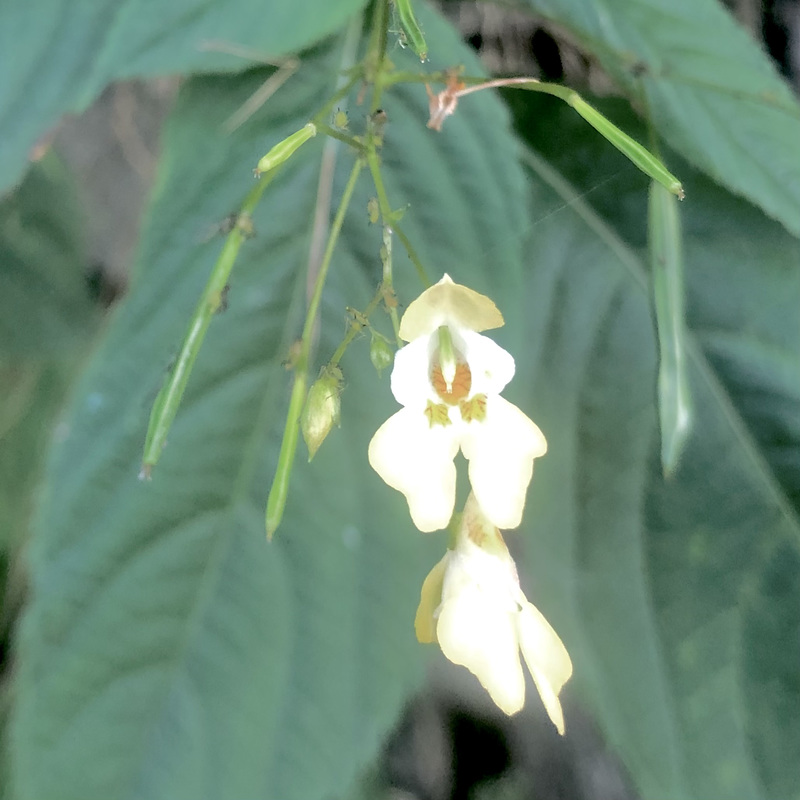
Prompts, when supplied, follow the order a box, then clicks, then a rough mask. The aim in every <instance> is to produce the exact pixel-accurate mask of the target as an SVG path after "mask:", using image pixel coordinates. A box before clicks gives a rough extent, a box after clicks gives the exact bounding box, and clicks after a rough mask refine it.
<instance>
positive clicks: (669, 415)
mask: <svg viewBox="0 0 800 800" xmlns="http://www.w3.org/2000/svg"><path fill="white" fill-rule="evenodd" d="M648 227H649V230H648V234H649V235H648V240H649V241H648V246H649V251H650V264H651V268H652V273H653V293H654V298H655V309H656V324H657V327H658V348H659V366H658V413H659V421H660V424H661V466H662V469H663V471H664V475H665V477H669V476H670V475H672V474H673V473H674V472H675V469H676V468H677V466H678V461H679V460H680V457H681V453H682V452H683V448H684V446H685V444H686V441H687V439H688V437H689V434H690V433H691V429H692V422H693V413H692V402H691V394H690V389H689V378H688V375H687V364H686V344H685V331H686V321H685V314H684V288H683V252H682V236H681V226H680V217H679V214H678V201H677V200H676V198H675V197H674V196H673V195H671V194H669V193H668V192H667V191H666V190H665V189H664V188H663V187H662V186H661V185H659V184H657V183H652V184H651V185H650V198H649V207H648Z"/></svg>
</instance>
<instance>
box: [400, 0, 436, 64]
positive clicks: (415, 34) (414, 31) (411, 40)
mask: <svg viewBox="0 0 800 800" xmlns="http://www.w3.org/2000/svg"><path fill="white" fill-rule="evenodd" d="M394 7H395V10H396V11H397V16H398V17H399V19H400V25H401V26H402V28H403V33H404V34H405V35H406V41H407V42H408V44H409V45H410V46H411V49H412V50H413V51H414V52H415V53H416V54H417V55H418V56H419V60H420V61H425V60H427V58H428V45H427V43H426V42H425V37H424V36H423V34H422V29H421V28H420V27H419V23H418V22H417V18H416V17H415V16H414V9H413V8H412V7H411V0H394Z"/></svg>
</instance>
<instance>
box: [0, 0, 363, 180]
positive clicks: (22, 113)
mask: <svg viewBox="0 0 800 800" xmlns="http://www.w3.org/2000/svg"><path fill="white" fill-rule="evenodd" d="M362 5H363V0H326V2H324V3H319V2H317V0H294V1H293V2H291V3H287V2H283V1H282V0H268V1H267V2H255V1H254V0H227V2H214V3H208V2H203V1H202V0H174V1H173V2H170V3H168V4H165V5H163V6H159V7H158V8H157V9H156V8H155V7H154V6H153V5H152V4H151V3H148V2H145V0H124V1H123V2H120V0H100V2H91V3H77V4H76V3H72V2H70V0H44V2H41V3H39V4H37V6H36V9H35V10H33V9H31V7H29V6H25V5H19V4H16V3H5V4H3V5H2V7H0V53H2V54H3V56H4V61H3V66H2V74H3V81H2V83H0V141H2V142H3V147H2V149H0V191H2V189H4V188H5V187H7V186H9V185H10V184H12V183H14V182H15V181H16V180H17V179H18V177H19V176H20V174H21V173H22V171H23V169H24V167H25V163H26V161H27V154H28V151H29V149H30V148H31V146H32V145H33V144H34V142H35V141H36V140H37V139H38V138H39V137H41V136H42V135H43V134H45V133H47V131H48V130H49V129H50V128H51V127H52V126H53V125H54V124H55V123H56V121H57V120H58V118H59V117H60V116H61V115H62V114H64V113H66V112H76V111H81V110H83V109H84V108H86V107H87V106H88V105H89V104H90V103H91V102H92V101H93V100H94V98H95V97H97V96H98V95H99V94H100V92H101V91H102V90H103V87H104V86H106V84H108V83H110V82H111V81H113V80H118V79H121V78H134V77H142V76H153V75H168V74H173V73H190V72H210V71H212V70H213V71H222V70H238V69H242V68H244V67H246V66H248V65H249V63H250V62H251V61H252V60H255V59H257V54H259V53H260V54H263V56H264V57H267V58H278V57H280V56H284V55H286V54H287V53H295V52H297V51H299V50H301V49H302V48H304V47H308V46H309V45H311V44H313V43H314V42H316V41H319V40H320V39H322V38H323V37H324V36H327V35H328V34H330V33H332V32H334V31H336V30H337V29H338V28H340V27H341V26H342V25H343V24H344V23H345V22H346V21H347V19H348V18H350V17H351V16H352V15H353V14H354V13H355V12H356V11H358V10H359V9H360V8H361V6H362ZM217 42H225V43H227V44H228V45H230V46H237V47H239V48H242V49H243V51H244V52H246V51H247V50H248V48H249V49H250V50H251V51H253V52H252V53H250V54H248V55H247V59H246V60H245V59H244V58H242V57H234V56H231V55H225V54H221V53H220V52H218V51H215V50H209V49H208V48H207V46H208V44H209V43H211V44H212V45H213V44H214V43H217ZM253 88H254V89H255V88H256V87H253ZM243 101H244V99H243V100H242V102H243ZM232 111H236V109H232ZM261 155H263V153H262V154H261Z"/></svg>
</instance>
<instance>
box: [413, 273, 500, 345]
mask: <svg viewBox="0 0 800 800" xmlns="http://www.w3.org/2000/svg"><path fill="white" fill-rule="evenodd" d="M504 324H505V322H504V321H503V315H502V314H501V313H500V312H499V311H498V309H497V306H496V305H495V304H494V303H493V302H492V301H491V300H490V299H489V298H488V297H486V296H485V295H482V294H479V293H478V292H476V291H473V290H472V289H468V288H467V287H466V286H462V285H461V284H459V283H453V281H452V280H451V278H450V276H449V275H444V276H443V277H442V279H441V280H440V281H439V283H437V284H436V285H435V286H431V287H430V289H426V290H425V291H424V292H423V293H422V294H421V295H420V296H419V297H418V298H417V299H416V300H414V302H413V303H411V305H410V306H409V307H408V308H407V309H406V313H405V314H403V319H402V320H400V338H401V339H405V341H407V342H410V341H413V340H414V339H417V338H418V337H420V336H427V335H428V334H431V333H433V332H434V331H435V330H436V329H437V328H438V327H439V326H440V325H456V326H458V327H460V328H467V329H469V330H472V331H485V330H489V329H491V328H500V327H502V326H503V325H504Z"/></svg>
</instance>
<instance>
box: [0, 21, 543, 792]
mask: <svg viewBox="0 0 800 800" xmlns="http://www.w3.org/2000/svg"><path fill="white" fill-rule="evenodd" d="M423 22H424V24H425V31H426V35H427V36H428V39H429V41H430V42H431V47H432V48H433V46H434V44H435V46H436V48H437V52H438V53H440V54H441V56H442V58H447V59H448V60H458V61H462V60H463V61H466V62H467V63H469V64H470V67H471V69H477V65H476V64H475V61H474V59H472V58H471V56H470V55H469V53H468V52H467V51H466V49H465V48H463V46H462V45H460V43H458V42H457V38H456V37H455V35H454V34H453V33H452V32H448V30H446V29H445V28H444V27H443V25H442V23H441V22H438V21H437V20H436V19H435V18H433V17H430V16H428V17H426V18H425V19H424V20H423ZM340 50H341V47H340V43H336V44H335V45H334V46H332V48H331V49H328V50H325V51H321V52H318V53H316V54H309V55H308V57H307V59H306V61H305V65H304V66H303V67H302V68H301V71H300V73H299V74H298V75H297V76H296V78H295V79H293V81H291V82H290V83H289V84H287V86H285V87H284V88H283V89H281V90H280V91H279V92H278V93H277V94H276V95H275V96H274V97H273V98H272V99H271V100H270V102H269V103H268V105H267V107H266V108H265V109H263V110H262V111H261V112H260V113H259V114H258V115H257V117H256V118H254V119H253V120H252V121H251V122H249V123H247V124H246V125H244V126H243V127H242V128H241V129H240V130H238V131H237V132H236V133H235V134H233V135H226V134H225V133H224V131H223V130H222V129H221V124H222V122H223V120H224V119H225V118H226V116H227V115H228V114H230V112H231V111H232V110H234V109H235V108H236V107H237V105H238V104H239V103H240V102H241V101H242V100H243V99H244V98H245V97H247V96H248V94H249V93H250V92H251V91H252V90H253V89H254V88H255V87H256V86H257V85H258V84H259V82H260V81H261V80H262V79H263V77H264V75H262V74H260V73H254V74H251V75H248V76H246V77H241V78H220V77H212V78H207V79H197V80H193V81H190V82H188V83H187V85H186V86H185V87H184V89H183V90H182V93H181V97H180V100H179V102H178V106H177V108H176V109H175V112H174V115H173V118H172V120H171V122H170V125H169V127H168V130H167V133H166V135H165V139H164V142H163V148H164V156H163V162H162V165H161V171H160V178H159V181H158V188H157V193H156V196H155V198H154V201H153V204H152V207H151V209H150V213H149V215H148V221H147V224H146V229H145V232H144V240H143V243H142V247H141V250H140V258H139V264H138V270H137V274H136V278H135V281H134V285H133V287H132V290H131V293H130V295H129V297H128V298H127V300H126V301H125V303H124V305H123V306H122V307H121V308H120V309H119V312H118V313H117V315H116V317H115V320H114V324H113V326H112V327H111V330H110V331H109V335H108V339H107V341H106V342H105V344H104V346H103V347H102V348H101V350H100V351H99V352H98V354H97V356H96V358H95V360H94V362H93V364H92V366H91V367H90V369H89V371H88V374H87V375H86V377H85V380H84V381H83V384H82V386H81V388H80V391H79V392H78V394H77V397H76V401H75V405H74V408H73V410H72V413H71V415H70V417H69V419H68V421H67V424H66V429H65V438H64V441H63V442H61V443H60V444H59V446H58V448H57V449H56V451H55V453H54V457H53V460H52V463H51V465H50V471H49V476H48V491H47V493H46V495H45V497H44V502H43V505H42V509H41V514H40V517H39V525H38V535H37V539H36V542H35V546H34V547H33V549H32V552H31V558H30V560H31V571H32V581H33V595H32V602H31V605H30V607H29V609H28V612H27V614H26V616H25V619H24V621H23V625H22V626H21V628H22V629H21V634H20V640H19V660H20V664H19V682H18V687H17V688H18V697H19V702H18V705H17V708H16V715H15V725H14V738H13V744H14V750H13V753H14V767H15V774H16V777H17V792H18V798H19V800H34V799H35V800H49V798H53V800H86V798H94V797H98V798H100V797H102V798H109V799H110V798H125V800H132V798H148V799H149V798H167V797H168V798H170V800H200V799H201V798H209V800H212V798H213V800H255V799H256V798H262V797H263V798H281V800H293V798H297V799H298V800H299V799H302V800H313V799H314V798H321V797H324V796H329V795H335V794H337V793H339V792H341V791H343V790H344V789H346V788H347V786H348V785H350V784H351V782H352V780H353V779H354V778H355V775H356V773H357V771H358V770H359V768H361V767H363V766H364V765H365V764H366V763H367V762H368V760H369V759H370V758H371V757H372V756H373V755H374V754H375V751H376V748H377V747H378V745H379V742H380V739H381V737H382V735H383V734H384V733H385V731H386V729H387V727H388V726H389V725H391V724H392V723H393V721H394V719H395V717H396V715H397V713H398V711H399V709H400V708H401V705H402V703H403V702H404V700H405V698H406V696H407V693H408V692H409V691H410V690H411V689H412V687H414V686H415V685H416V682H417V681H418V680H419V678H420V675H421V666H422V663H423V661H424V659H425V657H426V656H427V654H428V653H429V652H433V649H432V648H429V649H426V648H424V647H422V646H421V645H419V644H418V643H417V642H416V639H415V636H414V629H413V618H414V610H415V607H416V604H417V602H418V598H419V589H420V586H421V583H422V580H423V578H424V576H425V574H426V573H427V572H428V570H429V569H430V568H431V566H432V565H433V564H434V563H435V561H436V560H438V558H439V557H440V556H441V553H442V552H443V551H444V548H445V546H446V542H445V538H444V536H429V537H425V536H422V535H421V534H419V533H418V532H417V531H416V530H415V529H414V528H413V526H412V524H411V522H410V520H409V517H408V512H407V508H406V505H405V501H404V500H403V498H402V496H400V495H399V494H398V493H396V492H394V491H392V490H391V489H389V488H388V487H386V486H385V485H384V484H383V482H382V481H381V480H380V478H378V477H377V475H375V474H374V473H373V472H372V471H371V470H370V468H369V466H368V464H367V458H366V449H367V443H368V441H369V438H370V437H371V435H372V434H373V433H374V431H375V430H376V429H377V427H378V425H379V424H380V423H381V422H382V421H383V420H384V419H386V418H387V417H388V416H389V414H391V413H393V412H394V411H395V410H396V404H395V403H394V401H393V399H392V398H391V396H390V392H389V386H388V380H386V378H384V380H383V381H380V380H379V379H378V378H377V377H376V376H375V373H374V370H373V368H372V366H371V364H370V361H369V353H368V350H369V340H368V339H367V338H366V337H365V338H363V339H361V340H360V341H357V342H355V343H354V344H353V346H352V347H351V349H350V350H349V351H348V352H347V354H346V355H345V357H344V359H343V360H342V363H341V367H342V370H343V372H344V379H345V391H344V394H343V396H342V428H341V430H335V431H333V432H332V433H331V435H330V436H329V437H328V439H327V440H326V441H325V444H324V446H323V447H321V448H320V450H319V452H318V453H317V455H316V457H315V459H314V462H313V464H311V465H306V464H304V463H302V460H298V462H297V463H296V464H295V469H294V474H293V480H292V486H291V490H290V494H289V503H288V506H287V510H286V515H285V517H284V521H283V524H282V526H281V528H280V530H279V531H278V534H277V535H276V537H275V540H274V541H273V543H272V544H271V545H268V544H267V543H266V541H265V537H264V527H263V511H264V503H265V501H266V494H267V490H268V487H269V482H270V479H271V477H272V471H273V470H274V466H275V460H276V456H277V450H278V446H279V438H280V434H281V431H282V428H283V422H284V415H285V410H286V400H287V394H288V387H289V383H290V381H291V376H290V374H289V373H287V372H286V370H285V369H284V367H283V366H282V362H283V361H284V360H285V359H286V357H287V354H288V351H289V348H290V345H291V343H292V340H293V339H294V338H295V336H296V335H297V333H298V332H299V329H300V323H301V322H302V314H301V312H302V306H303V303H304V297H305V284H306V276H305V266H306V261H307V257H308V249H309V244H310V241H309V240H310V232H311V227H312V224H313V218H314V211H315V205H316V203H317V187H318V181H319V170H320V156H321V152H322V148H323V144H324V143H323V141H322V137H319V136H318V137H316V139H314V140H313V141H311V142H309V143H308V144H307V145H305V146H304V147H303V148H302V149H301V150H300V151H299V152H298V153H297V154H296V155H295V156H294V157H293V158H292V160H291V161H290V162H289V163H288V164H287V165H286V167H285V169H284V170H283V171H282V172H281V174H280V176H279V177H278V178H277V179H276V180H275V182H274V183H273V184H272V185H271V186H270V187H269V191H268V192H267V193H266V195H265V197H264V200H263V201H262V204H261V205H260V206H259V208H258V209H257V211H256V213H255V215H254V224H255V229H256V233H257V235H256V237H255V238H254V239H252V240H249V241H248V242H246V243H245V244H244V245H243V247H242V254H241V261H240V262H239V263H237V265H236V267H235V269H234V271H233V273H232V276H231V282H230V291H229V294H228V306H229V307H228V309H227V311H225V312H224V313H221V314H219V315H218V316H217V317H215V319H214V320H213V321H212V323H211V326H210V328H209V332H208V336H207V338H206V343H205V345H204V347H203V349H202V350H201V352H200V354H199V356H198V358H197V361H196V364H195V369H194V372H193V374H192V379H191V381H190V382H189V385H188V387H187V391H186V395H185V397H184V402H183V405H182V407H181V409H180V412H179V413H178V415H177V417H176V420H175V423H174V426H173V428H172V429H171V432H170V438H169V443H168V446H167V448H166V449H165V450H164V454H163V456H162V459H161V461H160V462H159V467H158V470H157V471H155V472H154V474H153V480H152V481H151V482H149V483H143V482H140V481H137V479H136V475H137V472H138V466H139V458H140V455H141V447H142V443H143V441H144V434H145V430H146V426H147V417H148V413H149V410H150V406H151V404H152V402H153V399H154V397H155V394H156V392H157V390H158V386H159V384H160V382H161V380H162V378H163V374H164V369H165V367H166V366H167V364H168V362H169V359H170V356H171V354H172V353H173V352H174V350H175V348H176V347H177V346H178V344H179V342H180V339H181V337H182V335H183V332H184V328H185V325H186V321H187V319H188V318H189V315H190V314H191V310H192V309H193V307H194V305H195V303H196V301H197V298H198V296H199V294H200V292H201V291H202V287H203V286H204V284H205V281H206V279H207V276H208V273H209V270H210V269H211V266H212V265H213V263H214V260H215V258H216V256H217V254H218V250H219V247H220V246H221V242H211V243H206V244H203V243H201V238H202V232H203V231H205V230H207V229H208V228H209V226H210V225H211V224H212V223H213V222H215V221H217V220H220V219H222V218H224V217H225V215H226V214H227V213H228V212H229V211H230V210H231V209H232V208H236V207H237V206H238V205H239V203H240V202H241V198H242V196H243V195H244V193H245V192H246V190H247V188H248V187H249V185H250V182H251V181H252V177H251V171H252V166H253V164H255V163H256V162H257V161H258V158H259V157H260V156H261V155H263V152H264V149H265V145H267V146H268V144H269V143H270V142H276V141H279V140H280V139H281V138H283V137H285V136H286V135H288V134H289V133H291V132H292V131H293V130H297V128H298V127H300V126H301V125H302V124H304V122H305V121H306V120H307V119H308V117H309V115H310V114H311V113H313V111H314V110H315V109H316V108H317V107H319V105H321V104H322V102H323V101H324V100H325V99H326V97H327V96H328V95H329V94H330V93H331V92H332V90H333V86H334V82H335V79H336V74H337V71H338V69H339V67H340V66H341V53H340ZM406 56H407V54H403V53H396V54H395V53H393V56H392V57H393V59H396V60H397V61H398V63H402V60H403V59H404V58H405V57H406ZM412 58H413V57H412ZM409 63H413V61H411V62H409ZM382 104H383V107H384V109H385V110H386V112H387V115H388V120H389V121H388V125H387V128H386V135H385V142H386V144H385V147H384V150H383V153H382V160H383V170H384V173H385V178H386V184H387V191H388V193H389V196H390V198H391V200H392V202H393V204H394V206H395V207H400V206H403V205H405V204H409V208H408V209H407V211H406V213H405V216H404V217H403V226H404V229H405V231H406V233H407V234H408V236H409V237H410V239H411V240H412V241H413V242H414V244H415V246H416V247H417V249H418V251H419V255H420V258H421V259H422V260H423V261H424V263H425V264H426V266H427V267H428V270H429V272H430V274H431V275H432V276H434V275H435V276H436V277H438V276H440V275H441V273H442V272H444V271H449V272H450V274H451V275H452V276H453V277H454V278H456V277H457V278H458V279H460V280H463V281H464V282H467V283H469V284H470V285H472V286H474V287H475V288H476V289H477V290H483V291H487V290H491V292H492V293H493V294H494V295H497V296H502V295H503V294H505V295H509V294H510V292H511V291H512V287H513V286H515V285H517V284H518V283H519V264H520V263H521V257H522V245H523V228H524V224H525V221H526V219H527V216H528V214H527V210H526V209H527V202H528V201H527V187H526V183H525V180H524V176H523V175H522V174H521V173H520V172H519V170H518V166H517V155H518V148H517V144H516V141H515V139H514V138H513V136H512V135H511V134H510V132H509V130H508V125H507V118H506V114H505V111H504V109H503V107H502V105H501V104H500V103H499V102H498V101H497V99H496V98H495V97H493V96H491V95H488V94H487V95H486V96H481V97H476V98H474V99H472V100H471V102H470V103H469V105H466V104H465V107H464V110H463V112H461V111H460V112H459V115H458V118H455V119H453V120H450V121H449V122H448V125H449V126H450V130H449V131H448V132H447V133H445V134H437V133H435V132H432V131H430V130H428V129H427V128H426V127H425V122H426V120H427V113H428V108H427V97H426V95H425V91H424V87H422V86H419V85H415V86H413V87H410V88H402V89H397V90H392V91H391V92H387V93H386V94H385V96H384V98H383V99H382ZM364 116H365V114H364V111H363V110H362V108H359V107H356V106H352V114H351V127H352V128H353V129H354V130H355V131H358V130H359V128H362V127H363V125H364V122H365V119H364ZM339 148H340V149H339V156H338V165H337V170H336V178H335V190H334V193H333V197H334V198H335V197H337V196H338V195H339V194H340V193H341V189H342V186H343V181H344V179H345V176H346V174H347V172H348V171H349V168H350V166H351V164H352V155H350V154H348V153H347V152H345V150H344V149H342V148H341V146H339ZM373 194H374V192H373V191H372V190H371V187H370V185H369V183H368V180H367V178H366V175H365V177H364V180H363V181H362V182H361V183H360V184H359V186H358V188H357V193H356V196H355V197H354V200H353V203H352V206H351V213H350V214H348V216H347V218H346V220H345V224H344V228H343V231H342V237H341V239H340V245H341V246H340V248H339V250H338V251H337V253H336V255H335V257H334V261H333V263H332V266H331V274H330V279H329V286H328V288H327V290H326V293H325V295H324V298H323V314H322V325H321V327H320V340H319V344H318V350H317V352H318V363H322V362H324V361H325V360H326V359H328V358H329V357H330V355H331V354H332V353H333V350H334V349H335V346H336V344H337V343H338V341H339V340H340V338H341V336H342V335H343V333H344V326H343V320H344V314H345V306H348V305H349V306H353V307H356V308H364V307H365V306H366V304H367V302H368V301H369V298H370V297H371V295H372V294H373V293H374V291H375V289H376V288H377V285H378V283H379V282H380V277H381V266H380V257H379V251H380V246H381V232H380V230H379V229H378V228H377V227H374V226H372V227H371V226H370V225H369V223H368V217H367V203H368V200H369V198H370V197H371V196H373ZM476 197H481V198H482V202H481V203H480V204H479V203H476V202H475V198H476ZM394 265H395V266H394V269H395V277H396V281H395V285H396V288H397V291H398V296H399V297H400V299H401V301H402V302H403V303H406V304H407V303H408V302H409V301H410V300H411V299H412V298H413V297H415V296H416V295H417V294H418V293H419V291H420V290H421V288H422V287H421V286H420V284H419V282H418V281H417V279H416V276H415V272H414V269H413V267H412V265H411V263H410V262H409V261H408V259H407V258H406V257H405V255H404V254H403V253H402V250H401V249H400V247H399V245H397V244H396V245H395V254H394ZM512 316H513V314H512ZM507 319H509V317H508V316H507ZM376 324H378V325H379V326H383V327H385V326H386V321H385V320H383V321H382V320H380V319H377V320H376Z"/></svg>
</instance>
